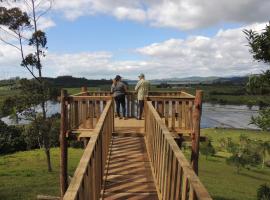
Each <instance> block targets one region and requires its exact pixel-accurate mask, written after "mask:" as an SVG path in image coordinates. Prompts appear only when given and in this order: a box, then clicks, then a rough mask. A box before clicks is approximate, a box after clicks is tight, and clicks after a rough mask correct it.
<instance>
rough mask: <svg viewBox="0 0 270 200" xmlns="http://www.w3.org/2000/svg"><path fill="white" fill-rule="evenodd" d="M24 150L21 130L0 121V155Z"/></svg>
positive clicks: (24, 145) (24, 144)
mask: <svg viewBox="0 0 270 200" xmlns="http://www.w3.org/2000/svg"><path fill="white" fill-rule="evenodd" d="M22 150H26V143H25V141H24V138H23V136H22V129H21V128H18V127H15V126H8V125H6V124H5V123H4V122H2V121H1V120H0V154H8V153H13V152H16V151H22Z"/></svg>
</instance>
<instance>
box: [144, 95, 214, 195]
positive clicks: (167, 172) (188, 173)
mask: <svg viewBox="0 0 270 200" xmlns="http://www.w3.org/2000/svg"><path fill="white" fill-rule="evenodd" d="M167 105H168V103H167V102H166V104H165V106H166V107H165V117H166V116H167V112H166V111H167ZM191 106H193V103H192V104H191V103H190V102H189V101H187V100H185V101H181V103H180V104H179V103H178V111H179V108H181V111H182V113H183V118H184V123H183V125H184V127H188V128H190V126H191V125H187V123H188V121H189V120H190V117H189V116H190V113H189V111H190V110H191ZM171 108H172V116H175V110H176V102H175V101H174V100H172V101H171ZM158 111H159V110H158ZM158 111H157V110H156V109H155V108H154V107H153V105H152V102H151V101H147V102H146V109H145V112H146V114H145V120H146V122H145V124H146V132H145V134H146V140H145V141H146V146H147V148H148V149H147V150H148V152H149V154H150V161H151V165H152V168H153V171H154V173H153V174H154V179H155V182H156V184H157V187H158V192H159V197H160V198H162V199H164V200H176V199H181V200H211V197H210V196H209V194H208V192H207V190H206V189H205V187H204V186H203V185H202V183H201V182H200V180H199V179H198V177H197V176H196V174H195V172H194V171H193V170H192V168H191V164H190V163H189V162H188V161H187V159H186V158H185V156H184V155H183V153H182V152H181V150H180V149H179V147H178V145H177V144H176V142H175V140H174V138H173V137H172V135H171V133H170V131H169V129H168V127H167V126H166V124H165V122H164V121H162V119H161V117H160V115H159V113H158ZM183 111H184V112H183ZM185 112H188V114H186V113H185ZM178 117H179V116H178ZM173 121H175V119H173ZM173 121H172V124H173V123H174V122H173ZM182 122H183V121H182ZM178 123H179V121H178ZM173 126H174V125H172V127H173ZM151 154H152V155H151Z"/></svg>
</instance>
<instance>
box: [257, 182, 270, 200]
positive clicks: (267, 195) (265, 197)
mask: <svg viewBox="0 0 270 200" xmlns="http://www.w3.org/2000/svg"><path fill="white" fill-rule="evenodd" d="M257 200H270V187H269V186H268V185H267V184H263V185H261V186H260V187H259V188H258V190H257Z"/></svg>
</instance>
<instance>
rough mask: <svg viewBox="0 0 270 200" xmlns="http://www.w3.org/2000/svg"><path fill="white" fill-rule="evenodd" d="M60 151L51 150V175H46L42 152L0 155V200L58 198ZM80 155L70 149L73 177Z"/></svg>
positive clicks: (76, 150)
mask: <svg viewBox="0 0 270 200" xmlns="http://www.w3.org/2000/svg"><path fill="white" fill-rule="evenodd" d="M59 152H60V151H59V149H58V148H53V149H51V158H52V165H53V172H52V173H48V172H47V168H46V158H45V153H44V152H43V151H42V150H33V151H25V152H18V153H15V154H11V155H6V156H0V199H3V200H4V199H6V200H15V199H16V200H19V199H36V196H37V194H47V195H56V196H57V195H59V162H60V161H59ZM81 155H82V150H81V149H69V174H70V175H71V174H73V172H74V170H75V168H76V166H77V164H78V162H79V159H80V157H81Z"/></svg>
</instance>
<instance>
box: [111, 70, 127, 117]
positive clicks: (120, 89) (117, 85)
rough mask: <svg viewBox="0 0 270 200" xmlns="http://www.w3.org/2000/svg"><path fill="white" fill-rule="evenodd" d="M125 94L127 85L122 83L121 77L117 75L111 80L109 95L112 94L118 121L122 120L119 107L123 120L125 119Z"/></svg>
mask: <svg viewBox="0 0 270 200" xmlns="http://www.w3.org/2000/svg"><path fill="white" fill-rule="evenodd" d="M126 92H127V85H126V84H125V83H123V82H122V77H121V76H119V75H117V76H116V77H115V79H113V84H112V86H111V93H113V97H114V100H115V104H116V113H117V117H119V119H122V117H121V115H120V105H121V107H122V114H123V118H124V119H127V118H126Z"/></svg>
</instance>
